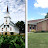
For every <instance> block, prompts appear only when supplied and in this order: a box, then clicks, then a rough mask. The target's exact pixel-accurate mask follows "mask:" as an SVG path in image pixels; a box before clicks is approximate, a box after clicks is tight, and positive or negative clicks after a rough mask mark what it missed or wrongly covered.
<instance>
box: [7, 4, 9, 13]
mask: <svg viewBox="0 0 48 48" xmlns="http://www.w3.org/2000/svg"><path fill="white" fill-rule="evenodd" d="M7 13H9V11H8V5H7Z"/></svg>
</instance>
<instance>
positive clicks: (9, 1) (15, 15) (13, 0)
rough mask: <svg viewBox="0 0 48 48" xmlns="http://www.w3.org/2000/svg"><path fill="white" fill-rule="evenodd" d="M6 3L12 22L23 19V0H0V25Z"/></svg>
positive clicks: (2, 20) (4, 13) (4, 14)
mask: <svg viewBox="0 0 48 48" xmlns="http://www.w3.org/2000/svg"><path fill="white" fill-rule="evenodd" d="M7 5H8V8H9V13H10V14H9V16H10V17H11V21H12V22H14V23H16V22H17V21H25V0H4V1H3V0H0V25H1V24H2V23H3V22H4V16H6V10H7Z"/></svg>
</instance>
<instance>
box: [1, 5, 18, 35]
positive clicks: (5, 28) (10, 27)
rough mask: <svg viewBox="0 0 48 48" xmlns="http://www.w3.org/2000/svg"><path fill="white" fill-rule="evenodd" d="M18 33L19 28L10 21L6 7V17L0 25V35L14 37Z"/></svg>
mask: <svg viewBox="0 0 48 48" xmlns="http://www.w3.org/2000/svg"><path fill="white" fill-rule="evenodd" d="M18 33H19V28H18V27H17V26H15V24H14V23H13V22H12V21H11V17H10V16H9V11H8V6H7V12H6V16H5V17H4V22H3V24H2V25H0V35H12V34H14V35H16V34H18Z"/></svg>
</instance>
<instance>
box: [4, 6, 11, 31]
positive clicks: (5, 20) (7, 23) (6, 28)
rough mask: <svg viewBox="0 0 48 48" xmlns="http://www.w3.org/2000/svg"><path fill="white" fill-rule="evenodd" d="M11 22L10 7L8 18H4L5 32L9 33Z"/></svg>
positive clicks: (7, 13)
mask: <svg viewBox="0 0 48 48" xmlns="http://www.w3.org/2000/svg"><path fill="white" fill-rule="evenodd" d="M10 21H11V17H10V16H9V11H8V6H7V12H6V16H5V17H4V31H6V32H9V31H10V30H9V23H10Z"/></svg>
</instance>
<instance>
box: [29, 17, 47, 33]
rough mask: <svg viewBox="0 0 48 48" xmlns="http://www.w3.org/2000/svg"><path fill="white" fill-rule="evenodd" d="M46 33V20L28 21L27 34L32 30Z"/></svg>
mask: <svg viewBox="0 0 48 48" xmlns="http://www.w3.org/2000/svg"><path fill="white" fill-rule="evenodd" d="M33 29H34V30H36V31H48V18H45V19H38V20H30V21H28V32H31V31H32V30H33Z"/></svg>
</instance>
